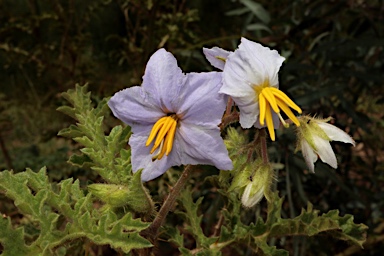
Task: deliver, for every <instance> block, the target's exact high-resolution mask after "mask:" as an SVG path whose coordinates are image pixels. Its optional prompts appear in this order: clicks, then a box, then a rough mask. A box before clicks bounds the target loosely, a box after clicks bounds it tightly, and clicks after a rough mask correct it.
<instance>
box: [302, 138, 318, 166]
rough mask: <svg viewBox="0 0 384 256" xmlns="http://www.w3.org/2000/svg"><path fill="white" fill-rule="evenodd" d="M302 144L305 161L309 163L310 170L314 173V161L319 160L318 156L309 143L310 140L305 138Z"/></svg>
mask: <svg viewBox="0 0 384 256" xmlns="http://www.w3.org/2000/svg"><path fill="white" fill-rule="evenodd" d="M300 146H301V151H302V153H303V157H304V160H305V163H306V164H307V166H308V168H309V171H310V172H312V173H314V172H315V165H314V163H315V162H316V161H317V159H318V156H317V155H316V153H315V151H314V150H313V148H312V147H311V146H310V145H309V144H308V142H307V141H306V140H305V139H302V140H301V142H300Z"/></svg>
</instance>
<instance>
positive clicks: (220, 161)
mask: <svg viewBox="0 0 384 256" xmlns="http://www.w3.org/2000/svg"><path fill="white" fill-rule="evenodd" d="M175 141H177V142H178V143H180V149H181V150H182V151H180V152H179V154H180V158H181V161H182V164H209V165H214V166H216V167H217V168H218V169H220V170H231V169H233V165H232V161H231V159H230V158H229V157H228V151H227V149H226V147H225V145H224V142H223V139H222V138H221V136H220V129H219V128H218V127H216V128H215V129H207V128H205V127H202V126H197V125H191V124H188V125H186V124H183V123H182V122H181V123H180V126H179V129H178V131H177V133H176V138H175Z"/></svg>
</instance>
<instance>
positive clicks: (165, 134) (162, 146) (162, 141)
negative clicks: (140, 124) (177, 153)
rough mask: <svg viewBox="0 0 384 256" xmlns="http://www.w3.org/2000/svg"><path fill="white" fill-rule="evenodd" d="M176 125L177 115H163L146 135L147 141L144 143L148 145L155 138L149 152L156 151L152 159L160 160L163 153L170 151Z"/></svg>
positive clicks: (166, 153)
mask: <svg viewBox="0 0 384 256" xmlns="http://www.w3.org/2000/svg"><path fill="white" fill-rule="evenodd" d="M176 127H177V116H176V115H174V114H173V115H170V116H164V117H162V118H160V119H159V120H158V121H157V122H156V123H155V124H154V126H153V128H152V130H151V132H150V134H149V136H148V139H147V142H146V143H145V145H146V146H147V147H148V146H149V145H150V144H151V143H152V141H153V140H154V139H155V138H156V140H155V142H154V145H153V147H152V149H151V151H150V154H153V153H154V152H156V153H155V155H154V156H153V157H152V160H153V161H155V160H156V159H157V160H160V159H161V158H163V156H164V155H168V154H169V153H170V152H171V151H172V147H173V140H174V137H175V133H176Z"/></svg>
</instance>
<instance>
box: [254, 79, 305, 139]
mask: <svg viewBox="0 0 384 256" xmlns="http://www.w3.org/2000/svg"><path fill="white" fill-rule="evenodd" d="M254 90H255V92H256V94H257V96H258V100H259V109H260V116H259V118H260V124H261V125H264V120H265V121H266V123H267V128H268V132H269V134H270V136H271V140H273V141H274V140H275V130H274V126H273V120H272V111H271V108H272V110H273V111H274V112H275V113H276V114H277V115H278V117H279V118H280V121H281V122H282V123H283V125H284V126H285V127H288V126H289V125H288V124H287V123H286V122H285V121H284V119H283V117H282V116H281V115H280V109H282V110H283V111H284V113H285V114H286V115H287V116H288V118H289V119H291V120H292V122H293V123H294V124H295V125H296V126H300V122H299V120H298V119H297V117H296V116H295V115H294V114H293V113H292V111H291V109H290V108H292V109H294V110H296V111H297V112H298V113H299V114H301V112H302V111H301V109H300V107H299V106H297V105H296V104H295V103H294V102H293V101H292V100H291V99H290V98H289V97H288V96H287V95H286V94H285V93H283V92H282V91H280V90H279V89H277V88H275V87H272V86H270V84H269V81H265V82H264V83H263V84H261V85H257V86H255V87H254Z"/></svg>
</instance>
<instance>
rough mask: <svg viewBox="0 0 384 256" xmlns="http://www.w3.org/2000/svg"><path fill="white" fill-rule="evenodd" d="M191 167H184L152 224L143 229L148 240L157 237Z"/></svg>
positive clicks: (152, 240) (153, 239)
mask: <svg viewBox="0 0 384 256" xmlns="http://www.w3.org/2000/svg"><path fill="white" fill-rule="evenodd" d="M192 169H193V166H192V165H187V166H186V167H185V168H184V171H183V173H182V174H181V176H180V178H179V180H178V181H177V182H176V184H175V186H174V187H173V188H172V189H171V192H170V193H169V194H168V196H167V198H166V199H165V201H164V204H163V205H162V206H161V208H160V211H159V213H158V214H157V215H156V218H155V220H154V221H153V222H152V224H151V225H150V226H149V227H148V228H147V229H146V230H144V233H143V235H144V237H146V238H147V239H148V240H149V241H151V242H154V241H155V240H156V238H157V235H158V231H159V228H160V227H161V225H163V223H164V220H165V218H166V217H167V215H168V212H169V211H170V210H171V209H172V207H173V205H174V203H175V201H176V199H177V197H178V196H179V194H180V191H181V189H182V188H183V187H184V185H185V183H186V182H187V180H188V178H189V174H190V173H191V171H192Z"/></svg>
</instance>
